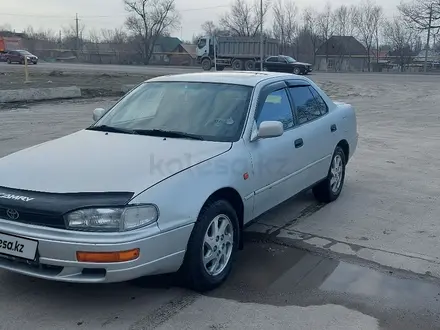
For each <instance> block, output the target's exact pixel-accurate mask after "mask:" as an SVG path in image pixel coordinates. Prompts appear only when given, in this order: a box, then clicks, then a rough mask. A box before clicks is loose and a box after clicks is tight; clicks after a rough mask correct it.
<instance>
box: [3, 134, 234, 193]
mask: <svg viewBox="0 0 440 330" xmlns="http://www.w3.org/2000/svg"><path fill="white" fill-rule="evenodd" d="M231 145H232V143H228V142H209V141H197V140H188V139H172V138H163V137H152V136H142V135H131V134H120V133H119V134H118V133H106V132H97V131H89V130H82V131H79V132H76V133H73V134H70V135H67V136H65V137H62V138H59V139H56V140H52V141H49V142H45V143H43V144H40V145H36V146H34V147H31V148H28V149H24V150H21V151H18V152H16V153H13V154H10V155H8V156H6V157H3V158H1V159H0V173H1V176H0V186H3V187H8V188H15V189H23V190H32V191H41V192H52V193H74V192H104V191H105V192H111V191H129V192H134V193H135V194H136V193H139V192H141V191H143V190H145V189H147V188H149V187H150V186H152V185H154V184H156V183H158V182H160V181H161V180H164V179H166V178H167V177H169V176H171V175H174V174H176V173H178V172H180V171H182V170H184V169H186V168H188V167H190V166H192V165H195V164H198V163H200V162H202V161H204V160H207V159H210V158H212V157H215V156H217V155H219V154H221V153H224V152H226V151H228V150H229V149H230V148H231Z"/></svg>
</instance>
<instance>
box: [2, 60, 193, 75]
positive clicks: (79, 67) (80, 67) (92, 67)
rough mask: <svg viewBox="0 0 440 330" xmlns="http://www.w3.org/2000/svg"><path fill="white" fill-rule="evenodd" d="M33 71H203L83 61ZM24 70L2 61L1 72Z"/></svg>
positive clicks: (39, 65) (46, 64)
mask: <svg viewBox="0 0 440 330" xmlns="http://www.w3.org/2000/svg"><path fill="white" fill-rule="evenodd" d="M30 69H31V70H33V71H53V70H61V71H75V72H89V73H92V72H99V73H104V72H107V73H128V74H130V73H132V74H178V73H185V72H197V71H201V69H199V68H189V67H171V66H155V65H148V66H145V65H144V66H137V65H96V64H82V63H78V64H76V63H39V64H38V65H32V66H30ZM14 70H19V71H23V66H22V65H18V64H11V65H8V64H7V63H4V62H0V72H2V71H14Z"/></svg>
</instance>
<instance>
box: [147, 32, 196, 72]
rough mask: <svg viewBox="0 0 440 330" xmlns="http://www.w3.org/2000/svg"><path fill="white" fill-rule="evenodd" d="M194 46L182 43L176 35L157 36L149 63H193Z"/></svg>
mask: <svg viewBox="0 0 440 330" xmlns="http://www.w3.org/2000/svg"><path fill="white" fill-rule="evenodd" d="M195 47H196V46H195V45H189V44H183V43H182V41H181V40H180V39H179V38H176V37H159V38H158V39H157V40H156V43H155V44H154V49H153V56H152V57H151V60H150V63H151V64H162V65H167V64H168V65H188V66H189V65H195V63H196V48H195Z"/></svg>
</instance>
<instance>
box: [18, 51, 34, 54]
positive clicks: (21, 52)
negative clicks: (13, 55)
mask: <svg viewBox="0 0 440 330" xmlns="http://www.w3.org/2000/svg"><path fill="white" fill-rule="evenodd" d="M18 52H19V53H20V54H21V55H32V54H31V53H29V52H28V51H27V50H19V51H18Z"/></svg>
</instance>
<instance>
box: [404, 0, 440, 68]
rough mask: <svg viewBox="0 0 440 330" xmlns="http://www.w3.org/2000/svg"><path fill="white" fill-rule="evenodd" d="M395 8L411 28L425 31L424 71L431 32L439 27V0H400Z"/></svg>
mask: <svg viewBox="0 0 440 330" xmlns="http://www.w3.org/2000/svg"><path fill="white" fill-rule="evenodd" d="M397 8H398V9H399V11H400V13H401V14H402V16H403V18H404V19H405V21H406V22H407V23H408V24H409V25H410V26H411V28H413V29H415V30H418V31H420V32H427V35H426V46H425V63H424V66H423V67H424V68H423V69H424V71H425V72H426V71H427V66H428V65H427V64H428V51H429V45H430V41H431V40H430V39H431V32H432V30H433V29H440V1H438V0H414V1H413V2H406V3H405V2H402V3H401V4H400V5H399V6H398V7H397Z"/></svg>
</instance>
